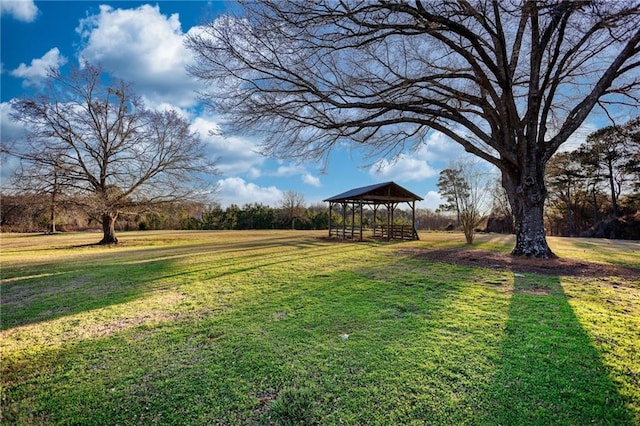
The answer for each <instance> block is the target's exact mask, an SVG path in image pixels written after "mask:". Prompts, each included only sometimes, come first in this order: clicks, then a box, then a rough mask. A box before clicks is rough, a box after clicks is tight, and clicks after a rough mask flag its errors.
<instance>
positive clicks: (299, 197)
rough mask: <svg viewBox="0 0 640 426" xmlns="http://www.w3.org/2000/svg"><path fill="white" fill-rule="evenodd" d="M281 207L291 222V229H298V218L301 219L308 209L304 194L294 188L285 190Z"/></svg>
mask: <svg viewBox="0 0 640 426" xmlns="http://www.w3.org/2000/svg"><path fill="white" fill-rule="evenodd" d="M280 207H281V208H282V211H283V213H284V215H285V217H286V219H287V220H288V221H289V222H291V229H296V219H301V218H302V217H303V215H304V213H305V211H306V208H305V205H304V195H303V194H300V193H299V192H296V191H293V190H289V191H285V193H284V194H283V195H282V200H280Z"/></svg>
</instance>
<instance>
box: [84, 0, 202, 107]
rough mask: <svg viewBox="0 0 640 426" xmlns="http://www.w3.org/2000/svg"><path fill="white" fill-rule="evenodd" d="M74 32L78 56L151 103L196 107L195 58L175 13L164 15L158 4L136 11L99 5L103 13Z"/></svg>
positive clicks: (85, 21) (86, 19)
mask: <svg viewBox="0 0 640 426" xmlns="http://www.w3.org/2000/svg"><path fill="white" fill-rule="evenodd" d="M76 31H77V32H78V33H79V34H80V35H81V37H82V39H83V43H84V47H83V49H82V50H81V51H80V57H82V58H84V59H85V60H88V61H89V62H92V63H99V64H101V65H103V66H104V67H105V69H106V70H107V71H109V72H110V73H112V74H113V75H115V76H117V77H120V78H122V79H124V80H127V81H130V82H132V83H134V85H135V87H136V90H137V91H138V92H139V93H140V94H141V95H143V96H144V97H145V98H147V99H149V101H150V102H152V103H162V102H168V103H170V104H172V105H177V106H180V107H189V106H193V105H194V104H196V102H197V96H196V94H195V89H197V88H198V87H199V83H198V82H197V81H196V79H195V78H193V77H192V76H190V75H189V74H188V73H187V71H186V69H185V67H186V65H187V64H189V63H190V61H191V60H192V55H191V54H190V53H189V51H188V50H187V49H186V48H185V46H184V44H183V41H184V37H185V34H184V33H183V32H182V29H181V24H180V17H179V15H178V14H177V13H174V14H172V15H171V16H166V15H163V14H162V13H160V7H159V6H158V5H156V6H150V5H143V6H140V7H138V8H136V9H113V8H112V7H110V6H105V5H101V6H100V13H99V14H97V15H92V16H89V17H87V18H85V19H83V20H81V21H80V25H79V26H78V28H77V29H76Z"/></svg>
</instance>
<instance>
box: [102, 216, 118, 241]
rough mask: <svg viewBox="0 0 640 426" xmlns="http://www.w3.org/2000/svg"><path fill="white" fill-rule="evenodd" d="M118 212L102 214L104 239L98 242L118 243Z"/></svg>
mask: <svg viewBox="0 0 640 426" xmlns="http://www.w3.org/2000/svg"><path fill="white" fill-rule="evenodd" d="M117 218H118V214H117V213H116V214H114V213H103V214H102V240H101V241H100V242H99V243H98V244H118V239H117V238H116V219H117Z"/></svg>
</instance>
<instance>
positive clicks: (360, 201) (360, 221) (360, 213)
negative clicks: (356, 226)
mask: <svg viewBox="0 0 640 426" xmlns="http://www.w3.org/2000/svg"><path fill="white" fill-rule="evenodd" d="M362 240H363V238H362V200H360V241H362Z"/></svg>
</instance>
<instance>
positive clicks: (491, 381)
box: [0, 231, 640, 425]
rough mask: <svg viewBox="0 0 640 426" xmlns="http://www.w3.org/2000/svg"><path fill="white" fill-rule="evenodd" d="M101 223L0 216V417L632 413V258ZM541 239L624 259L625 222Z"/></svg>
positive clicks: (636, 315) (474, 419)
mask: <svg viewBox="0 0 640 426" xmlns="http://www.w3.org/2000/svg"><path fill="white" fill-rule="evenodd" d="M118 236H119V238H120V240H121V242H122V244H119V245H118V246H115V247H100V246H91V245H88V244H90V243H93V242H96V241H98V240H99V238H100V235H98V234H68V235H66V234H61V235H51V236H42V235H11V234H2V235H0V242H1V253H0V260H1V267H2V271H1V274H2V276H1V280H2V281H1V287H0V290H1V294H0V297H1V302H2V304H1V305H2V306H1V308H2V310H1V328H0V330H1V331H0V338H1V345H0V356H1V370H0V373H1V382H2V389H1V391H2V395H1V403H2V407H1V408H2V410H1V414H0V416H1V417H0V419H1V422H2V424H86V425H107V424H108V425H112V424H113V425H115V424H119V425H148V424H175V425H211V424H222V425H251V424H256V425H261V424H264V425H266V424H276V425H293V424H296V425H298V424H307V425H309V424H322V425H324V424H326V425H342V424H346V425H391V424H397V425H411V424H415V425H422V424H434V425H452V424H454V425H455V424H468V425H587V424H604V425H637V424H640V277H639V276H634V275H626V276H589V277H579V276H554V275H538V274H534V273H519V272H514V271H510V270H505V269H495V268H493V269H492V268H483V267H464V266H456V265H452V264H449V263H444V262H433V261H427V260H424V259H419V258H417V257H415V256H411V255H409V254H408V253H410V252H415V251H416V250H418V251H419V250H434V249H439V248H452V247H460V248H464V239H463V236H462V235H461V234H448V233H424V234H421V241H415V242H404V243H379V242H364V243H337V242H330V241H326V240H323V239H322V238H320V237H323V236H324V232H302V231H298V232H295V231H253V232H240V231H237V232H236V231H229V232H204V231H200V232H198V231H195V232H169V231H164V232H144V233H142V232H135V233H121V234H119V235H118ZM549 241H550V245H551V246H552V248H553V249H554V250H555V251H556V253H558V254H559V255H560V256H564V257H571V258H575V259H582V260H587V261H590V262H598V263H604V264H610V265H622V266H626V267H635V268H640V254H639V253H640V243H639V242H629V241H627V242H613V241H609V240H585V239H555V238H550V239H549ZM512 244H513V241H512V239H511V237H509V236H491V235H480V236H479V237H478V243H477V244H476V245H475V247H477V248H481V249H483V250H497V251H502V252H508V251H509V250H510V248H511V246H512ZM407 249H410V250H407Z"/></svg>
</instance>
